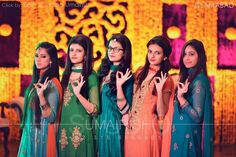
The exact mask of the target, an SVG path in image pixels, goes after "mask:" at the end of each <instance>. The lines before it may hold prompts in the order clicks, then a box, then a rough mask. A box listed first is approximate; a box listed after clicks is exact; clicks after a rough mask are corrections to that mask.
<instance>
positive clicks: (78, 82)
mask: <svg viewBox="0 0 236 157" xmlns="http://www.w3.org/2000/svg"><path fill="white" fill-rule="evenodd" d="M84 83H85V81H84V77H83V76H82V75H81V77H80V79H79V80H75V81H73V82H72V88H73V91H74V93H75V95H76V94H80V92H81V89H82V87H83V85H84Z"/></svg>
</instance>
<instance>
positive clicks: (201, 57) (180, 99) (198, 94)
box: [170, 39, 213, 157]
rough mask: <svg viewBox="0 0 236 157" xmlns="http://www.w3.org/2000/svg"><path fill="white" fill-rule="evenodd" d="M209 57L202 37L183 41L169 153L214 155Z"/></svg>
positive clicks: (192, 156) (181, 156)
mask: <svg viewBox="0 0 236 157" xmlns="http://www.w3.org/2000/svg"><path fill="white" fill-rule="evenodd" d="M206 60H207V59H206V53H205V49H204V46H203V43H202V42H201V41H198V40H196V39H193V40H190V41H188V42H187V43H186V44H185V45H184V47H183V49H182V52H181V57H180V80H179V83H178V86H177V92H176V97H175V99H174V113H173V120H172V134H171V146H170V156H173V157H211V156H213V109H212V98H211V87H210V81H209V79H208V75H207V68H206Z"/></svg>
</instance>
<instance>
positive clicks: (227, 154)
mask: <svg viewBox="0 0 236 157" xmlns="http://www.w3.org/2000/svg"><path fill="white" fill-rule="evenodd" d="M18 146H19V141H10V142H9V149H10V154H9V155H8V157H16V156H17V149H18ZM0 157H4V151H3V143H2V142H0ZM214 157H236V144H235V145H215V152H214Z"/></svg>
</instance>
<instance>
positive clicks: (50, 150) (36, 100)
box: [18, 42, 62, 157]
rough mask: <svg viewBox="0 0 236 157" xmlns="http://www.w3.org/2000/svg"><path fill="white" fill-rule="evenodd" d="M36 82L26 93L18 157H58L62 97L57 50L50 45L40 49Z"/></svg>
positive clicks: (37, 54) (35, 61)
mask: <svg viewBox="0 0 236 157" xmlns="http://www.w3.org/2000/svg"><path fill="white" fill-rule="evenodd" d="M32 77H33V78H32V82H31V84H30V85H29V87H28V88H27V90H26V92H25V103H24V114H23V118H22V122H21V128H22V129H23V134H22V137H21V142H20V147H19V150H18V157H31V156H35V157H36V156H37V157H45V156H46V157H56V156H57V152H56V127H55V125H54V123H55V122H56V119H57V112H58V111H57V108H58V105H59V104H60V100H61V97H62V89H61V85H60V82H59V67H58V57H57V49H56V47H55V46H54V45H53V44H51V43H48V42H42V43H40V44H39V45H38V46H37V48H36V54H35V59H34V66H33V76H32Z"/></svg>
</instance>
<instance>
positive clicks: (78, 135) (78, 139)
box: [70, 127, 84, 149]
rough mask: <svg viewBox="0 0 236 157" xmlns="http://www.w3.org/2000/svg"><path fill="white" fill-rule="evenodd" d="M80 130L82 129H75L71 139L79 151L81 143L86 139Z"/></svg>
mask: <svg viewBox="0 0 236 157" xmlns="http://www.w3.org/2000/svg"><path fill="white" fill-rule="evenodd" d="M79 129H80V128H79V127H74V131H73V133H72V137H70V138H71V141H72V142H73V145H74V147H75V149H77V148H78V147H79V145H80V143H81V142H82V141H83V140H84V137H83V135H82V134H81V133H80V131H79Z"/></svg>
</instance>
